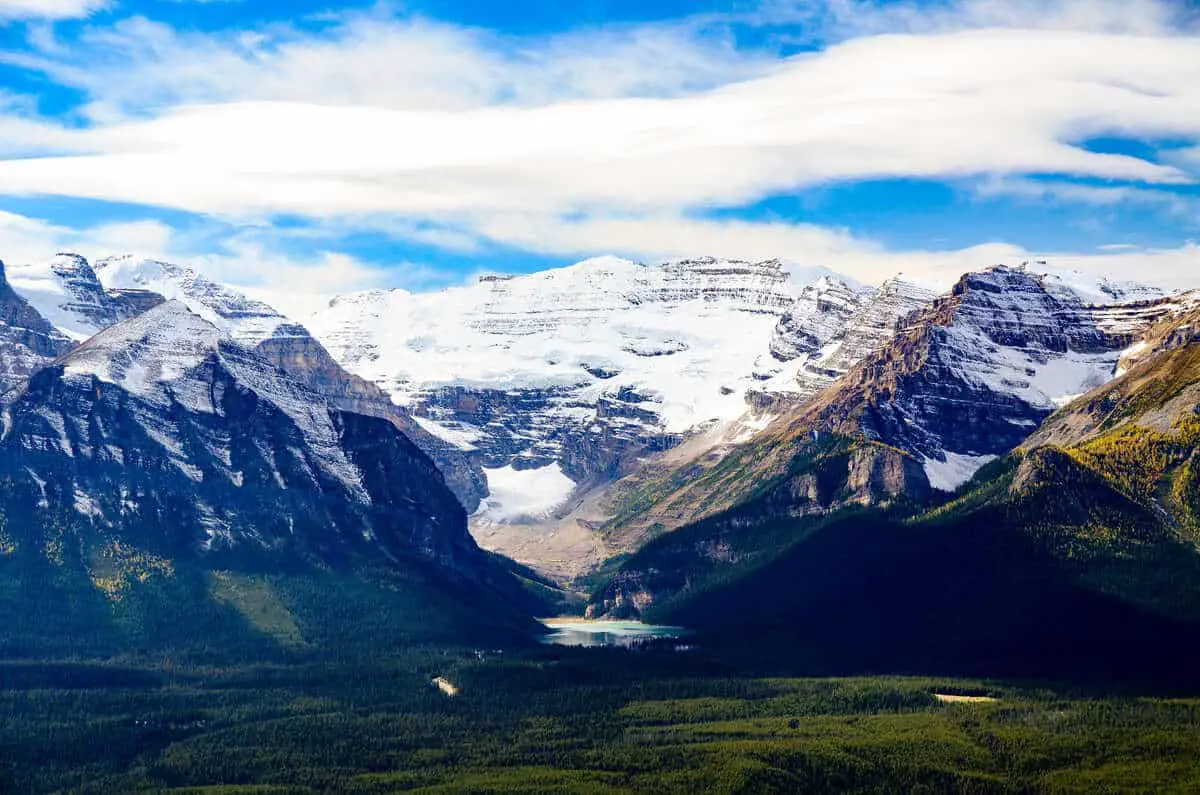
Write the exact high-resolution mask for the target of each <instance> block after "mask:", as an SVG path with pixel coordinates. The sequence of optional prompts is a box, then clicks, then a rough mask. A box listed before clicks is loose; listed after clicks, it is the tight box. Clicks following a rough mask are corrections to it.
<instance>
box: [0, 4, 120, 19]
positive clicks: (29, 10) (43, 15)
mask: <svg viewBox="0 0 1200 795" xmlns="http://www.w3.org/2000/svg"><path fill="white" fill-rule="evenodd" d="M108 5H109V0H0V22H2V21H4V20H10V19H72V18H76V17H86V16H87V15H89V14H91V13H93V12H95V11H99V10H100V9H102V8H106V7H107V6H108Z"/></svg>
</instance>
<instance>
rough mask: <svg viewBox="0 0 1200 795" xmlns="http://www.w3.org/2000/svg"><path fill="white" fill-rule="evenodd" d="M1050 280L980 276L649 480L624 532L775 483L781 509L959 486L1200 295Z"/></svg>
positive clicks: (756, 493)
mask: <svg viewBox="0 0 1200 795" xmlns="http://www.w3.org/2000/svg"><path fill="white" fill-rule="evenodd" d="M1047 284H1048V280H1047V277H1044V276H1042V275H1040V274H1036V273H1030V272H1026V271H1024V270H1020V269H1010V268H1005V267H997V268H992V269H990V270H987V271H982V272H979V273H971V274H967V275H966V276H964V277H963V278H962V279H961V280H960V281H959V283H958V284H957V285H956V286H955V288H954V289H953V290H952V291H951V292H950V293H949V294H947V295H946V296H944V297H942V298H939V299H938V300H937V301H936V302H935V303H934V304H933V305H932V306H930V307H929V308H928V309H924V310H920V311H917V312H915V313H913V314H910V315H909V316H908V317H906V318H904V319H903V320H902V321H901V323H900V325H899V328H898V330H897V331H896V332H895V334H894V336H893V337H892V339H891V340H889V341H888V342H887V343H886V344H885V345H884V346H883V347H882V348H881V349H879V350H878V351H876V352H875V353H873V354H871V355H870V356H868V357H866V358H865V359H864V360H862V361H861V362H860V363H858V364H857V365H856V366H854V367H853V368H851V369H850V370H849V371H848V372H847V373H846V374H845V375H844V376H842V377H841V378H840V379H839V380H838V381H837V382H836V383H834V384H833V385H832V386H830V387H829V388H828V389H826V390H825V391H824V392H822V393H820V394H818V395H816V396H814V397H813V398H812V399H810V400H808V401H801V402H799V403H798V404H792V406H790V407H787V408H786V410H785V411H783V412H781V416H779V417H778V418H777V419H776V420H775V421H774V422H773V423H771V424H770V425H769V426H767V427H766V428H765V429H764V430H762V431H761V433H759V434H758V435H756V436H754V437H753V438H751V439H749V440H747V441H746V442H745V444H743V445H741V446H740V447H737V448H735V449H733V450H732V451H730V452H728V454H726V455H723V456H721V457H719V458H718V459H716V460H709V461H706V460H703V459H693V460H691V461H686V462H684V463H683V464H682V465H681V466H676V467H675V468H674V469H672V470H671V471H670V472H668V473H666V474H665V475H661V476H659V477H658V478H656V479H655V480H653V481H651V482H649V483H646V484H638V485H637V486H636V488H635V489H634V490H633V491H632V493H631V495H630V496H629V497H627V499H626V507H625V508H624V509H623V510H622V511H621V512H620V513H619V514H618V518H617V520H616V523H615V524H616V526H615V527H614V529H615V530H617V531H620V530H621V529H622V525H623V524H626V523H628V522H630V521H636V517H637V515H638V514H641V515H643V516H649V517H651V518H652V521H655V522H657V523H658V524H659V525H661V526H662V527H667V528H669V527H673V526H678V525H680V524H683V523H686V522H689V521H695V520H696V519H699V518H702V517H704V516H709V515H713V514H715V513H717V512H719V511H721V510H724V509H727V508H730V507H733V506H735V505H738V504H740V503H743V502H747V501H751V500H754V499H756V498H758V497H761V496H763V495H764V494H767V493H769V494H770V495H771V499H770V500H769V501H768V502H769V504H770V505H771V506H772V507H771V508H770V510H773V511H776V512H779V513H783V514H792V515H800V514H806V513H826V512H828V511H830V510H835V509H837V508H838V507H841V506H844V505H848V504H879V503H887V502H889V501H892V500H895V499H897V498H911V499H917V500H921V499H924V498H925V497H926V496H927V495H928V494H929V493H930V491H931V490H940V491H952V490H953V489H955V488H957V487H958V486H960V485H961V484H962V483H964V482H965V481H966V480H968V479H969V478H970V476H971V475H972V474H974V472H975V471H977V470H978V469H979V468H980V467H982V466H983V465H984V464H985V463H987V462H988V461H991V460H994V459H995V458H996V457H998V456H1001V455H1004V454H1006V453H1007V452H1008V451H1010V450H1012V449H1013V448H1015V447H1016V446H1017V445H1019V444H1020V443H1021V442H1022V441H1023V440H1024V439H1025V438H1026V437H1027V436H1028V435H1029V434H1030V433H1032V432H1033V431H1034V430H1035V429H1036V428H1037V427H1038V426H1039V425H1040V424H1041V422H1042V421H1043V420H1044V419H1045V418H1047V417H1048V416H1050V415H1051V414H1052V413H1053V412H1054V411H1055V409H1056V408H1057V406H1059V405H1062V404H1064V403H1066V402H1068V401H1069V400H1070V399H1071V398H1072V397H1074V396H1075V395H1077V394H1080V393H1083V392H1086V391H1088V390H1089V389H1091V388H1093V387H1096V386H1099V385H1101V384H1103V383H1106V382H1107V381H1109V380H1111V379H1112V378H1113V377H1114V375H1115V373H1116V370H1117V367H1118V365H1119V362H1120V361H1121V359H1122V355H1123V352H1124V351H1126V350H1128V349H1130V348H1131V346H1132V345H1133V344H1134V343H1135V342H1136V341H1138V340H1139V339H1140V338H1141V337H1142V336H1143V335H1145V334H1146V333H1147V332H1148V330H1149V329H1150V328H1151V327H1152V326H1153V325H1154V324H1155V323H1156V322H1159V321H1161V320H1163V319H1165V318H1170V317H1172V316H1175V315H1177V314H1178V313H1181V312H1184V311H1187V309H1188V308H1189V307H1190V306H1192V305H1193V303H1194V301H1195V296H1179V297H1174V298H1163V299H1159V300H1156V301H1150V302H1140V303H1134V304H1123V305H1122V304H1116V305H1103V306H1098V305H1091V304H1087V303H1084V301H1083V300H1082V299H1081V298H1079V297H1078V296H1077V295H1075V294H1074V293H1068V292H1065V291H1064V288H1063V287H1062V285H1061V284H1060V283H1058V282H1049V285H1050V286H1047ZM767 504H768V503H763V505H764V506H765V505H767ZM764 509H765V508H764Z"/></svg>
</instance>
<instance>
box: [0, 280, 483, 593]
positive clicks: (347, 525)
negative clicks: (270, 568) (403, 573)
mask: <svg viewBox="0 0 1200 795" xmlns="http://www.w3.org/2000/svg"><path fill="white" fill-rule="evenodd" d="M4 427H5V433H4V436H3V439H2V441H0V449H3V456H2V457H3V460H4V464H3V476H4V480H5V483H6V499H5V506H4V507H5V513H6V516H7V517H8V523H9V527H10V528H11V527H13V526H14V522H16V523H17V524H18V525H22V524H28V525H29V527H30V529H29V530H28V532H31V533H34V532H37V530H36V529H37V528H41V529H42V530H43V531H45V532H56V531H57V530H61V528H62V527H76V528H82V529H80V532H83V531H84V529H86V528H88V527H90V528H98V529H101V530H102V531H103V532H104V533H105V534H111V535H113V536H115V537H117V538H119V539H123V540H124V541H126V542H130V543H136V544H149V545H152V546H153V547H155V548H157V549H159V550H161V549H162V548H170V549H172V550H173V551H174V553H173V555H172V557H174V556H176V555H178V554H183V552H182V551H184V550H192V551H193V552H202V551H214V552H221V551H229V550H243V551H244V550H246V549H250V550H259V552H262V553H271V554H275V553H279V552H280V551H287V553H288V554H293V553H294V554H296V555H300V556H301V557H304V558H312V559H316V560H329V559H330V556H331V555H340V554H344V553H346V552H347V551H353V550H358V551H360V552H365V553H369V554H376V553H382V554H383V555H384V556H385V557H387V558H392V559H395V558H399V557H403V556H413V555H416V556H420V557H423V558H425V559H428V560H431V561H436V562H438V563H440V564H443V565H447V566H450V567H452V568H455V569H459V570H461V571H463V572H469V571H472V570H474V569H476V568H480V567H481V566H482V563H481V556H480V554H479V552H478V550H477V548H475V546H474V544H473V543H472V542H471V541H470V538H469V536H468V535H467V532H466V517H465V514H464V512H463V510H462V508H461V506H460V505H459V504H458V502H457V501H456V500H455V498H454V496H453V495H452V494H451V493H450V492H449V491H448V490H447V489H446V487H445V485H444V481H443V479H442V477H441V475H440V474H439V473H438V472H437V470H436V469H435V467H434V466H433V464H432V463H431V462H429V461H428V459H427V458H426V457H425V456H424V455H422V454H421V453H420V452H419V451H418V450H417V448H416V447H415V446H413V445H412V444H411V443H410V442H409V441H408V440H407V439H406V438H405V437H404V436H403V435H402V434H401V433H399V432H398V431H397V430H396V429H395V428H394V427H393V426H392V425H391V424H390V423H389V422H387V421H385V420H381V419H378V418H374V417H367V416H364V415H359V414H353V413H350V412H344V411H341V410H339V409H337V408H336V407H334V406H332V405H331V404H330V403H329V402H328V401H327V400H326V399H325V398H324V397H323V396H322V395H320V394H319V393H316V392H314V391H312V390H311V389H310V388H308V387H307V386H306V385H305V384H303V383H301V382H300V381H298V380H296V379H294V378H291V377H289V376H288V375H287V374H286V373H284V372H282V371H281V370H279V369H277V368H276V367H275V366H274V364H273V363H272V362H271V361H270V360H269V359H267V358H266V357H264V356H262V355H261V354H259V353H257V352H255V351H254V350H253V349H251V348H248V347H245V346H243V345H240V344H238V343H236V342H233V341H230V340H229V339H228V338H227V337H226V335H225V334H224V332H223V331H222V330H221V329H218V328H217V327H216V326H215V325H213V324H212V323H210V322H209V321H207V320H206V319H204V318H202V317H200V316H199V315H196V314H194V313H192V312H191V311H190V310H189V309H188V307H187V306H186V305H185V304H183V303H182V302H179V301H168V302H166V303H164V304H161V305H159V306H157V307H155V308H153V309H151V310H149V311H147V312H145V313H143V314H141V315H139V316H137V317H136V318H134V319H131V320H128V321H125V322H123V323H120V324H118V325H116V326H113V327H111V328H109V329H107V330H105V331H103V332H101V333H99V334H97V335H96V336H94V337H92V338H90V339H89V340H88V341H86V342H85V343H83V344H82V345H80V346H78V347H77V348H76V349H75V350H73V351H72V352H71V353H69V354H67V355H66V356H64V357H62V358H61V359H59V360H58V361H57V362H55V363H54V364H52V365H50V366H49V367H46V368H44V369H42V370H41V371H39V372H38V373H37V374H36V375H34V377H33V378H32V379H31V380H30V381H29V383H28V384H27V385H26V386H25V387H24V388H23V389H22V391H21V393H20V395H19V396H18V397H17V398H16V399H15V401H13V403H12V404H11V405H10V406H9V407H8V409H7V411H6V416H5V423H4ZM56 517H61V519H56ZM166 517H170V518H169V521H167V520H166ZM17 520H21V521H17ZM56 528H57V530H56ZM22 532H26V531H22ZM371 550H374V552H370V551H371Z"/></svg>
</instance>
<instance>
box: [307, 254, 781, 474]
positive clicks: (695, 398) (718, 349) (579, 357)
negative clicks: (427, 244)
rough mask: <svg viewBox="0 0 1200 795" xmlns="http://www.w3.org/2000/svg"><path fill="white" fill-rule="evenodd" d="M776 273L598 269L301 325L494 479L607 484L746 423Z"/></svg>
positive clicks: (358, 299)
mask: <svg viewBox="0 0 1200 795" xmlns="http://www.w3.org/2000/svg"><path fill="white" fill-rule="evenodd" d="M791 304H792V297H791V294H790V292H789V288H788V275H787V272H786V271H785V269H784V266H783V265H781V264H780V263H778V262H773V261H772V262H763V263H749V262H736V261H726V260H694V261H682V262H673V263H666V264H663V265H661V266H648V265H642V264H640V263H635V262H630V261H628V260H620V259H616V258H603V259H598V260H589V261H586V262H582V263H579V264H577V265H574V266H571V267H568V268H560V269H555V270H549V271H544V272H541V273H535V274H530V275H527V276H516V277H485V278H484V279H482V280H480V282H479V283H477V284H475V285H472V286H469V287H462V288H454V289H450V290H445V291H443V292H440V293H433V294H422V295H414V294H411V293H406V292H404V291H399V290H393V291H389V292H374V293H366V294H360V295H348V296H339V297H337V298H335V299H334V300H333V301H332V302H331V304H330V307H329V309H328V310H325V311H323V312H321V313H319V314H318V315H317V316H315V317H313V318H312V319H311V320H310V321H309V323H310V325H311V327H312V328H313V330H314V333H315V334H316V336H317V337H318V339H320V340H321V341H322V343H324V344H325V346H326V347H328V348H329V350H330V351H331V352H332V353H333V355H334V357H335V358H336V359H338V361H340V362H342V363H343V365H345V366H346V368H347V369H349V370H350V371H351V372H354V373H356V374H358V375H360V376H362V377H364V378H366V379H368V380H370V381H372V382H374V383H376V384H378V385H379V386H381V387H382V388H383V389H384V390H386V391H387V392H388V393H389V394H391V395H392V397H393V398H394V399H395V400H397V401H398V402H400V403H402V404H404V405H408V406H411V407H412V408H413V410H414V412H415V413H416V414H418V416H422V417H425V418H426V426H427V427H429V428H431V429H432V430H433V431H434V432H435V433H440V434H442V435H443V436H445V438H447V439H450V440H453V441H455V442H456V443H459V444H461V445H462V446H463V447H464V448H466V447H470V448H474V449H478V450H479V451H480V452H481V453H482V455H483V457H484V460H485V462H486V465H487V466H488V467H490V468H499V467H504V466H507V465H510V464H513V465H515V466H516V468H517V469H518V470H528V469H532V468H537V467H544V466H548V465H551V464H554V463H558V464H559V465H560V467H561V469H562V470H563V471H564V472H565V473H566V474H567V475H568V476H569V477H570V478H571V479H572V480H574V481H575V482H583V481H587V480H589V479H592V478H607V477H610V476H611V475H612V474H614V473H616V472H619V471H620V470H621V467H622V466H623V465H624V464H625V463H626V462H628V461H630V460H631V459H632V458H633V457H635V456H636V455H637V454H638V453H639V451H642V450H645V449H646V448H651V449H653V448H654V447H656V446H658V447H662V446H669V445H671V444H673V443H675V442H676V441H678V439H679V437H680V436H681V435H682V434H684V433H686V432H687V431H689V430H690V429H692V428H693V427H695V426H696V425H699V424H701V423H704V422H707V421H709V420H713V419H721V418H733V417H736V416H737V415H739V414H740V413H742V411H743V410H744V406H745V403H744V394H745V392H746V390H747V388H748V387H749V386H751V385H752V383H753V379H752V378H751V377H750V372H749V367H748V362H749V361H752V360H753V359H754V358H755V357H757V356H759V355H760V354H766V353H767V349H768V345H769V340H770V337H771V330H772V329H773V327H774V326H775V323H776V322H777V320H778V318H779V317H780V316H781V315H782V314H783V313H784V312H785V311H786V310H787V309H788V308H789V307H790V306H791Z"/></svg>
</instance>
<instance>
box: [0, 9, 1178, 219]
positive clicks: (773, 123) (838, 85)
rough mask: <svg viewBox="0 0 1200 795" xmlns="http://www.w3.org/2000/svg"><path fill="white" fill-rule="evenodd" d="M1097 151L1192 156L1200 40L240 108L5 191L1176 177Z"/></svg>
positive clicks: (945, 43) (746, 188) (913, 42)
mask: <svg viewBox="0 0 1200 795" xmlns="http://www.w3.org/2000/svg"><path fill="white" fill-rule="evenodd" d="M1101 134H1113V135H1128V136H1135V137H1156V136H1174V137H1186V138H1198V137H1200V38H1190V37H1161V38H1141V37H1129V36H1113V35H1102V34H1080V33H1064V32H1045V31H1042V32H1028V31H1005V30H986V31H971V32H965V33H955V34H945V35H937V36H880V37H872V38H867V39H858V40H855V41H852V42H849V43H847V44H844V45H840V46H838V47H834V48H832V49H830V50H828V51H825V52H822V53H819V54H813V55H807V56H803V57H798V58H795V59H792V60H790V61H788V62H786V63H785V64H783V65H782V66H780V67H779V68H778V69H777V70H776V71H775V72H773V73H772V74H769V75H766V76H763V77H758V78H754V79H751V80H746V81H743V82H739V83H734V84H731V85H728V86H723V87H720V88H717V89H713V90H711V91H706V92H702V93H699V94H688V95H685V96H680V97H673V98H664V99H593V100H576V101H565V102H558V103H555V104H552V105H547V106H542V107H532V108H530V107H512V106H494V107H484V108H472V109H466V110H452V111H449V110H395V109H390V108H381V107H373V106H371V107H369V106H339V107H330V106H327V105H317V104H312V103H300V102H287V103H281V102H261V101H253V102H249V101H247V102H237V103H226V104H220V105H204V106H193V107H187V108H182V109H179V110H175V111H172V112H170V113H167V114H165V115H163V116H162V117H160V118H156V119H152V120H148V121H126V122H120V123H115V124H111V125H103V126H100V127H98V128H96V129H93V130H89V131H85V132H79V133H74V135H75V136H76V137H75V145H76V146H77V147H78V148H79V150H80V151H81V152H83V153H84V154H80V155H78V156H74V157H43V158H26V159H23V160H9V161H6V162H3V163H0V186H3V187H2V188H0V190H3V191H4V192H7V193H10V194H41V193H47V194H66V195H73V196H85V197H90V198H96V199H107V200H116V201H127V202H136V203H143V204H150V205H157V206H165V207H173V208H178V209H183V210H189V211H193V212H199V213H207V214H217V215H226V216H229V215H233V216H239V215H240V216H254V215H269V214H271V213H284V212H286V213H299V214H303V215H306V216H310V217H316V218H337V217H340V216H346V215H353V214H367V213H385V214H395V215H400V216H408V217H416V218H432V219H438V218H447V217H455V216H477V215H480V214H487V213H496V212H502V211H506V210H510V209H512V208H518V209H521V210H525V211H541V212H550V211H556V212H559V213H563V212H592V211H597V210H603V211H625V212H647V211H663V210H668V209H681V208H689V207H704V206H713V205H717V206H738V205H741V204H744V203H747V202H752V201H754V200H757V199H760V198H763V197H766V196H770V195H774V194H777V193H781V192H787V191H792V190H796V189H798V188H802V187H803V186H807V185H813V184H817V183H821V182H828V181H833V180H854V179H865V178H873V177H903V176H911V177H927V178H954V177H960V176H965V175H973V174H1026V173H1051V174H1064V175H1074V176H1088V177H1099V178H1108V179H1117V180H1130V181H1139V182H1147V183H1179V182H1186V181H1189V180H1190V179H1192V177H1191V176H1190V175H1189V174H1188V173H1187V172H1185V171H1183V170H1181V169H1180V168H1178V167H1175V166H1171V165H1165V164H1159V163H1154V162H1150V161H1147V160H1142V159H1138V158H1135V157H1130V156H1123V155H1114V154H1102V153H1096V152H1091V151H1088V150H1086V149H1084V148H1081V147H1078V146H1075V145H1073V144H1072V142H1073V141H1076V140H1079V139H1083V138H1086V137H1088V136H1095V135H1101Z"/></svg>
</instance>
